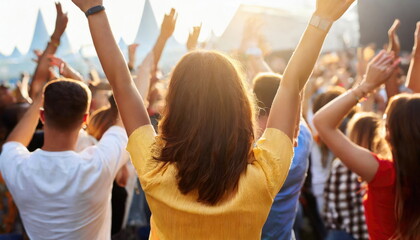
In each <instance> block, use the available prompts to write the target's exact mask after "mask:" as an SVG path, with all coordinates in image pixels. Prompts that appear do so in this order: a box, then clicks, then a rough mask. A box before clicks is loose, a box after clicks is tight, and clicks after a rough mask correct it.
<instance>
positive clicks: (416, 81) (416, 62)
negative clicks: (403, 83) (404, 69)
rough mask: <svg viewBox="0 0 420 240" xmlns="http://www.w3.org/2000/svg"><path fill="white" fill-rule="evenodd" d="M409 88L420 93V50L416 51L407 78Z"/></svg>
mask: <svg viewBox="0 0 420 240" xmlns="http://www.w3.org/2000/svg"><path fill="white" fill-rule="evenodd" d="M407 78H408V79H407V82H408V84H407V85H408V88H410V89H411V90H413V92H415V93H420V48H419V49H417V50H416V49H414V51H413V57H412V59H411V62H410V68H409V69H408V76H407Z"/></svg>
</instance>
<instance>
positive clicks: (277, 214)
mask: <svg viewBox="0 0 420 240" xmlns="http://www.w3.org/2000/svg"><path fill="white" fill-rule="evenodd" d="M281 78H282V76H281V75H278V74H274V73H260V74H258V75H257V76H256V77H255V78H254V80H253V90H254V93H255V97H256V98H257V103H258V107H259V109H260V111H259V114H258V124H259V128H260V129H261V130H265V126H266V125H267V120H268V119H267V117H268V114H269V113H270V110H271V106H272V103H273V100H274V97H275V95H276V92H277V89H278V88H279V86H280V82H281ZM298 129H299V132H298V137H297V143H298V145H297V146H296V147H295V149H294V152H295V155H294V157H293V160H292V164H291V166H290V169H289V173H288V175H287V178H286V180H285V182H284V184H283V186H282V188H281V190H280V192H278V193H277V195H276V197H275V198H274V202H273V205H272V206H271V210H270V214H269V215H268V218H267V221H266V222H265V224H264V227H263V230H262V234H261V239H291V238H292V232H293V230H292V229H293V224H294V222H295V218H296V212H297V207H298V200H299V196H300V190H301V188H302V185H303V182H304V181H305V176H306V172H307V170H308V164H309V161H308V157H309V153H310V149H311V145H312V134H311V131H310V130H309V128H308V126H307V125H306V123H305V121H304V120H301V121H300V124H299V128H298Z"/></svg>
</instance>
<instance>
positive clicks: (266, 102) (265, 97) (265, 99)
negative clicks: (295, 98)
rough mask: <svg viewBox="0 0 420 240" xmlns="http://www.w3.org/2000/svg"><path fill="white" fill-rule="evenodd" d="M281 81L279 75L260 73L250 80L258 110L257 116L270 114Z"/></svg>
mask: <svg viewBox="0 0 420 240" xmlns="http://www.w3.org/2000/svg"><path fill="white" fill-rule="evenodd" d="M281 79H282V76H281V75H280V74H275V73H260V74H258V75H257V76H256V77H255V78H254V79H253V80H252V82H253V85H254V87H253V88H254V93H255V97H256V98H257V103H258V108H259V113H258V116H265V115H268V114H269V113H270V109H271V105H272V104H273V101H274V97H275V96H276V93H277V90H278V88H279V86H280V81H281Z"/></svg>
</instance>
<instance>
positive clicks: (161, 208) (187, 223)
mask: <svg viewBox="0 0 420 240" xmlns="http://www.w3.org/2000/svg"><path fill="white" fill-rule="evenodd" d="M155 143H156V133H155V131H154V129H153V127H152V126H151V125H145V126H142V127H140V128H138V129H137V130H136V131H134V132H133V133H132V135H131V136H130V138H129V141H128V146H127V150H128V152H130V155H131V160H132V162H133V165H134V166H135V168H136V171H137V175H138V177H139V179H140V183H141V186H142V188H143V190H144V192H145V194H146V198H147V202H148V204H149V206H150V210H151V212H152V218H151V234H150V239H159V240H166V239H171V240H172V239H175V240H177V239H183V240H188V239H195V240H196V239H217V240H219V239H260V238H261V230H262V227H263V225H264V223H265V221H266V219H267V216H268V213H269V211H270V208H271V205H272V202H273V199H274V197H275V196H276V194H277V193H278V192H279V190H280V188H281V186H282V185H283V183H284V181H285V179H286V177H287V173H288V172H289V167H290V164H291V161H292V158H293V146H292V142H291V141H290V139H289V138H288V137H287V136H286V135H285V134H284V133H283V132H281V131H280V130H278V129H274V128H268V129H266V130H265V132H264V134H263V135H262V137H261V138H260V139H259V140H258V142H257V143H256V145H255V147H254V149H253V151H254V156H255V160H254V161H252V163H249V164H248V167H247V168H246V170H245V172H244V173H243V174H242V176H241V177H240V179H239V184H238V190H237V192H236V193H235V194H234V195H233V196H232V197H230V198H228V199H226V200H223V201H221V202H219V203H218V204H217V205H215V206H210V205H205V204H203V203H200V202H197V197H198V195H197V193H196V192H190V193H188V194H186V195H184V194H182V193H181V192H180V191H179V190H178V185H177V180H176V179H175V176H176V171H177V170H176V168H175V166H174V164H166V165H165V166H164V164H163V162H158V161H156V160H154V159H153V157H152V146H153V145H154V144H155ZM163 166H164V167H163Z"/></svg>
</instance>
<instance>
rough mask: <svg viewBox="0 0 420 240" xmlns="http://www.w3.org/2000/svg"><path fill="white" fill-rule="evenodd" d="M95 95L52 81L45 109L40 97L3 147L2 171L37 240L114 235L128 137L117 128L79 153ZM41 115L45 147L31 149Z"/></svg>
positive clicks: (78, 86) (46, 90)
mask: <svg viewBox="0 0 420 240" xmlns="http://www.w3.org/2000/svg"><path fill="white" fill-rule="evenodd" d="M90 98H91V96H90V91H89V89H88V88H87V86H86V85H85V84H83V83H81V82H77V81H74V80H68V79H62V80H56V81H52V82H50V83H48V84H47V85H46V86H45V88H44V104H43V109H42V110H41V111H40V110H39V109H40V107H41V106H42V98H41V97H38V98H37V99H36V100H35V101H34V103H33V105H32V106H31V107H30V108H29V110H28V111H27V112H26V114H25V115H24V117H23V118H22V120H21V121H20V122H19V123H18V125H17V126H16V128H15V129H14V130H13V131H12V133H11V134H10V135H9V137H8V139H7V141H6V144H4V145H3V151H2V154H1V156H0V169H1V172H2V174H3V178H4V180H5V181H6V184H7V187H8V188H9V191H10V192H11V194H12V196H13V198H14V201H15V203H16V205H17V207H18V208H19V211H20V215H21V218H22V220H23V223H24V226H25V230H26V231H27V233H28V235H29V237H30V238H31V239H110V238H111V236H110V234H111V201H110V200H111V190H112V183H113V180H114V178H115V175H116V173H117V172H118V170H119V169H120V167H121V166H122V165H124V164H125V163H126V159H127V158H124V157H122V154H123V153H124V148H125V146H126V144H127V135H126V133H125V131H124V129H123V128H122V127H121V126H113V127H111V128H110V129H109V130H108V131H107V132H106V133H105V134H104V135H103V137H102V139H101V141H99V143H98V144H97V145H95V146H92V147H88V148H86V149H85V150H83V151H82V152H80V153H76V152H75V148H76V142H77V138H78V135H79V130H80V129H81V127H82V125H83V124H84V123H85V122H86V119H87V116H88V114H87V113H88V111H89V109H88V106H89V104H90ZM39 118H40V119H41V121H42V122H43V123H44V145H43V147H42V148H41V149H38V150H36V151H35V152H33V153H30V152H29V151H28V150H27V149H26V147H25V146H26V145H27V144H28V143H29V141H30V140H31V137H32V135H33V133H34V131H35V128H36V125H37V123H38V119H39ZM118 122H119V121H118ZM120 125H121V124H120ZM123 159H125V161H124V160H123Z"/></svg>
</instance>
